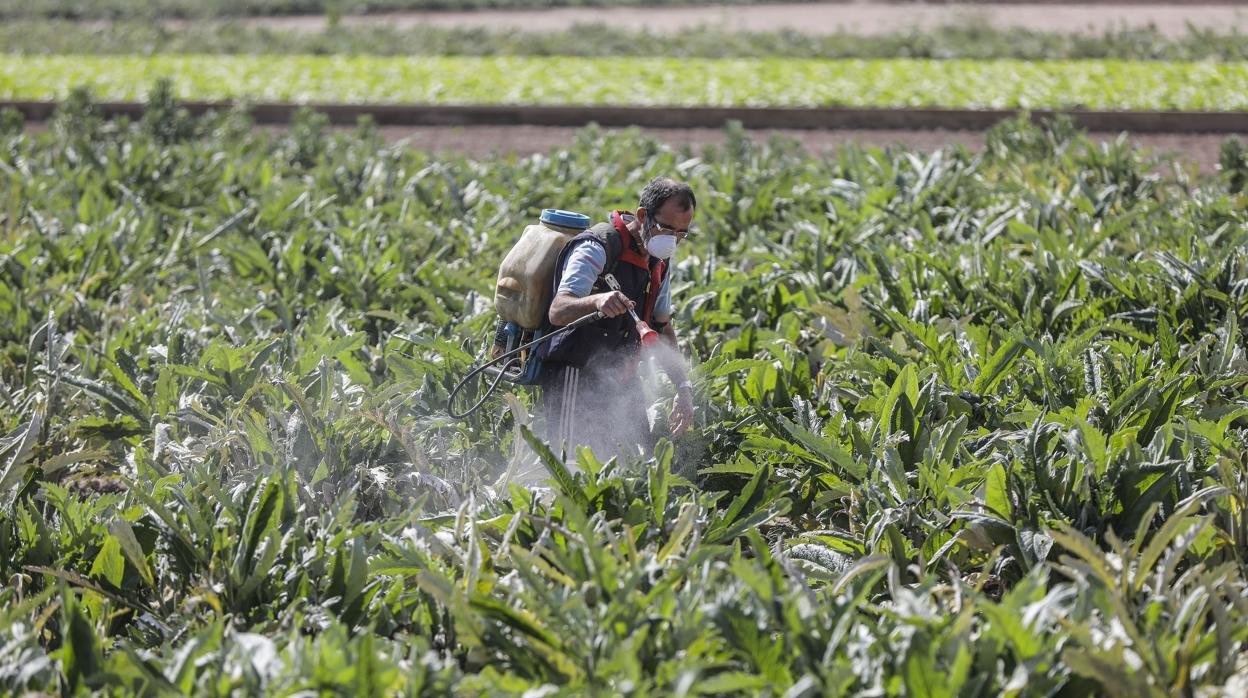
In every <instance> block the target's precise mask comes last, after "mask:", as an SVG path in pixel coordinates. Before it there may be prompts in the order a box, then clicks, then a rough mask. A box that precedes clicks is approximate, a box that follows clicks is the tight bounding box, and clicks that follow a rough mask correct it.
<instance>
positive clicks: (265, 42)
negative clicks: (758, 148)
mask: <svg viewBox="0 0 1248 698" xmlns="http://www.w3.org/2000/svg"><path fill="white" fill-rule="evenodd" d="M652 37H653V32H651V31H649V30H645V29H633V28H627V27H625V28H621V27H615V26H610V25H607V24H589V25H581V26H577V27H576V28H575V29H571V30H549V31H543V32H516V31H502V30H488V29H482V28H471V27H470V28H440V27H430V26H420V27H410V28H395V27H392V26H390V25H381V26H376V25H375V26H351V25H339V26H334V27H327V28H325V29H323V30H322V31H308V30H302V31H292V30H281V29H272V28H267V27H251V26H248V25H246V24H243V23H238V22H191V23H188V24H187V25H186V26H184V27H178V28H174V27H170V26H167V25H161V24H158V23H153V22H145V21H121V22H111V23H108V24H106V25H101V24H98V23H83V22H74V21H67V20H13V21H7V22H4V23H2V24H0V51H2V52H4V53H9V54H57V53H63V54H84V53H88V54H97V53H98V54H144V55H146V54H152V53H191V54H196V53H197V54H269V55H271V54H315V55H329V54H334V55H343V54H366V55H383V56H404V55H431V56H460V55H466V56H493V55H500V56H503V55H518V56H654V55H656V53H655V51H656V47H655V46H654V44H653V42H652V41H650V39H651V38H652ZM658 48H659V49H660V50H661V53H662V55H664V56H668V57H674V58H681V57H688V58H770V57H777V58H822V59H840V58H941V59H947V58H973V59H989V58H1014V59H1026V60H1041V59H1086V58H1097V59H1099V58H1113V59H1122V60H1148V61H1152V60H1178V61H1196V60H1223V61H1248V37H1246V36H1244V35H1243V34H1239V33H1236V32H1233V31H1228V32H1215V31H1202V30H1197V29H1191V30H1189V31H1188V33H1187V34H1185V35H1180V36H1167V35H1164V34H1162V33H1161V32H1160V31H1159V30H1158V29H1157V28H1155V27H1151V28H1139V29H1131V28H1119V29H1112V30H1106V31H1104V32H1101V33H1074V34H1071V33H1063V32H1048V31H1036V30H1029V29H1021V28H1014V29H1004V30H996V29H992V28H990V27H987V26H984V25H979V24H975V23H965V24H957V25H950V26H944V27H939V28H935V29H929V30H926V31H919V30H916V29H899V30H897V31H894V32H893V33H890V34H884V35H874V36H864V35H860V34H855V33H849V32H845V31H838V32H833V33H828V34H799V33H795V32H791V31H731V30H727V29H720V28H715V27H699V28H692V29H686V30H684V31H682V32H681V34H680V41H665V42H662V45H661V46H660V47H658Z"/></svg>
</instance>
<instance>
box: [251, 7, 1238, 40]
mask: <svg viewBox="0 0 1248 698" xmlns="http://www.w3.org/2000/svg"><path fill="white" fill-rule="evenodd" d="M243 21H245V22H246V23H248V24H251V25H253V26H261V25H262V26H266V27H272V28H281V29H291V30H308V31H315V30H320V29H323V28H324V27H325V18H324V17H322V16H294V17H257V18H252V19H248V20H243ZM971 21H976V22H984V23H987V24H989V25H991V26H994V27H999V28H1005V27H1027V28H1030V29H1037V30H1046V31H1057V32H1082V31H1101V30H1105V29H1112V28H1120V27H1144V26H1148V25H1154V26H1156V27H1157V28H1158V29H1159V30H1160V31H1161V32H1162V33H1165V34H1169V35H1183V34H1186V33H1187V25H1188V24H1189V23H1190V24H1191V25H1192V26H1195V27H1198V28H1201V29H1215V30H1218V31H1221V32H1229V31H1231V30H1238V31H1240V32H1248V4H1246V3H1244V2H1238V3H1235V4H1195V3H1188V2H1184V1H1183V0H1179V1H1178V2H1175V3H1174V4H1156V3H1148V2H1139V3H1128V2H1124V3H1121V4H1119V3H1112V4H1075V3H1071V4H1054V3H1051V2H1031V3H1009V4H983V3H979V4H971V3H948V4H945V3H938V4H927V3H878V2H863V1H858V2H830V3H828V2H824V3H792V4H777V5H746V6H734V7H724V6H709V7H708V6H700V7H699V6H686V7H671V6H664V7H597V8H591V7H563V8H553V9H546V10H489V11H474V12H404V13H395V14H377V15H362V16H349V17H345V18H343V19H342V23H343V24H346V25H367V24H377V25H386V26H391V27H394V28H407V27H416V26H432V27H485V28H489V29H495V30H505V29H514V30H522V31H553V30H560V29H570V28H571V27H573V26H574V25H576V24H586V23H606V24H611V25H613V26H619V27H624V28H631V29H641V28H649V29H650V30H653V31H656V32H665V33H672V32H676V31H679V30H681V29H685V28H689V27H695V26H714V27H721V28H725V29H738V30H741V29H745V30H752V31H769V30H770V31H777V30H792V31H798V32H803V33H808V34H826V33H831V32H835V31H837V30H845V31H853V32H856V33H859V34H868V35H869V34H886V33H893V32H897V31H899V30H904V29H909V28H931V27H937V26H942V25H948V24H965V23H967V22H971Z"/></svg>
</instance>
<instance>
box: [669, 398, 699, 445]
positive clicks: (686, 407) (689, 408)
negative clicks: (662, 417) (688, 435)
mask: <svg viewBox="0 0 1248 698" xmlns="http://www.w3.org/2000/svg"><path fill="white" fill-rule="evenodd" d="M670 421H671V424H672V435H673V436H679V435H680V434H683V433H685V432H686V431H688V429H689V427H691V426H693V390H692V389H690V388H681V389H680V390H678V391H676V401H675V402H674V403H673V404H672V416H671V418H670Z"/></svg>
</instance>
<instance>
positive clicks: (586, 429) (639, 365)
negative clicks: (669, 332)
mask: <svg viewBox="0 0 1248 698" xmlns="http://www.w3.org/2000/svg"><path fill="white" fill-rule="evenodd" d="M600 363H601V364H602V365H604V366H606V367H607V368H605V369H603V368H597V369H566V370H564V369H560V370H563V371H564V373H563V375H560V376H559V377H558V379H557V380H555V381H552V382H551V383H550V384H548V385H547V386H546V392H547V394H545V395H543V398H542V400H541V401H540V403H541V404H540V405H539V407H540V408H542V409H539V412H540V413H541V414H539V415H538V416H537V418H536V419H534V418H533V417H531V416H530V415H528V414H527V413H525V412H524V410H523V408H522V406H521V405H520V404H519V402H513V401H511V400H509V403H510V404H511V409H512V413H513V415H515V416H516V423H517V425H519V424H521V423H524V424H525V425H526V426H530V428H532V429H534V432H535V433H537V434H538V435H539V436H541V437H543V438H544V439H545V440H546V441H547V443H548V444H549V445H550V447H551V450H552V451H553V452H554V453H555V455H556V456H557V457H562V460H563V462H564V464H565V465H567V466H568V467H569V468H570V469H573V470H575V469H576V468H577V467H578V457H577V453H578V450H579V449H580V448H581V447H589V449H590V450H591V451H592V452H593V454H594V457H595V458H597V459H598V460H599V461H600V462H604V463H605V462H606V461H608V460H610V459H612V458H616V459H618V461H619V462H620V464H621V465H624V466H625V467H630V466H632V467H634V468H636V466H637V465H638V464H639V463H641V462H643V461H645V460H646V459H648V458H650V457H651V456H652V455H653V451H654V446H655V443H657V441H658V440H659V439H661V438H668V439H675V440H678V441H679V443H680V444H681V445H682V446H683V448H679V449H678V451H677V453H678V456H679V458H680V460H683V461H688V463H687V464H686V465H687V466H688V467H681V466H682V463H676V464H674V465H675V467H676V469H678V470H688V471H689V473H688V474H690V475H691V474H692V470H693V467H692V466H693V464H694V462H696V461H697V460H698V456H699V455H700V454H699V451H701V450H704V449H705V444H704V443H703V442H702V440H701V439H700V435H699V434H698V433H697V430H696V428H693V427H691V428H690V430H689V432H687V433H686V434H684V435H683V436H680V437H673V434H672V430H671V429H672V423H671V419H670V413H671V410H672V407H673V393H674V390H673V386H672V385H671V383H670V381H669V380H668V378H667V377H665V376H664V375H663V374H664V373H665V371H664V370H663V368H664V367H670V366H682V367H684V368H685V370H686V373H687V371H688V362H687V360H686V359H685V357H684V355H683V354H681V352H680V351H679V349H677V348H676V347H674V346H672V345H671V344H670V343H669V342H667V341H666V340H663V341H660V342H658V343H657V344H655V345H654V346H652V347H649V348H647V349H645V350H643V352H642V354H641V357H640V360H639V361H631V362H627V364H628V365H627V366H623V365H622V364H621V363H613V362H611V361H603V362H600ZM695 409H696V408H695ZM517 431H518V426H517ZM549 477H550V474H549V473H548V472H547V471H546V469H545V467H544V466H543V465H542V464H541V462H540V460H539V459H538V458H537V455H536V454H534V453H533V452H532V451H531V449H529V447H528V445H527V444H526V443H525V442H524V440H523V439H521V438H519V435H518V434H517V438H516V439H515V445H514V447H513V455H512V458H511V462H510V463H509V464H508V468H507V473H506V475H504V477H503V478H501V479H500V480H499V482H498V486H499V487H500V488H504V489H505V488H506V487H507V486H508V485H509V484H519V485H526V486H533V485H538V484H540V483H542V482H544V481H546V480H548V479H549Z"/></svg>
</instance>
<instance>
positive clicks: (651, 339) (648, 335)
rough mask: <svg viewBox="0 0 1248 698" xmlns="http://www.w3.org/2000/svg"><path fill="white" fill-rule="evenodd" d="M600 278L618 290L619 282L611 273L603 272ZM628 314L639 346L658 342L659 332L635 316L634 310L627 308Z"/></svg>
mask: <svg viewBox="0 0 1248 698" xmlns="http://www.w3.org/2000/svg"><path fill="white" fill-rule="evenodd" d="M602 278H603V279H604V280H606V282H607V286H608V287H610V289H611V290H612V291H618V290H620V282H619V281H616V280H615V276H613V275H611V274H603V275H602ZM628 314H629V315H631V316H632V318H633V322H635V323H637V324H636V325H635V327H636V328H637V334H638V335H639V336H640V337H641V346H643V347H652V346H654V345H655V344H658V343H659V333H658V332H655V331H654V329H653V328H652V327H650V325H647V324H646V322H645V321H644V320H642V319H641V318H639V317H637V311H636V310H633V309H632V308H629V309H628Z"/></svg>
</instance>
